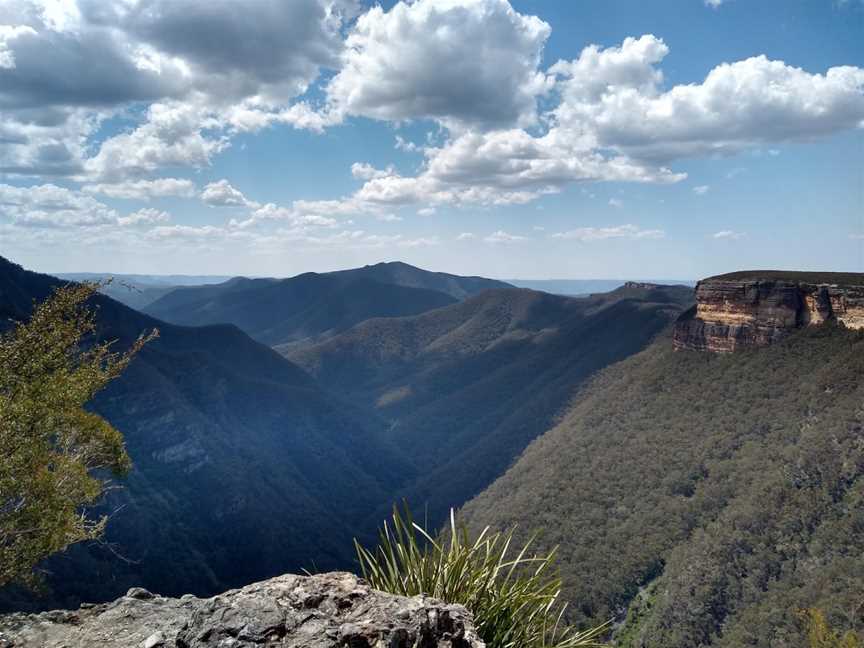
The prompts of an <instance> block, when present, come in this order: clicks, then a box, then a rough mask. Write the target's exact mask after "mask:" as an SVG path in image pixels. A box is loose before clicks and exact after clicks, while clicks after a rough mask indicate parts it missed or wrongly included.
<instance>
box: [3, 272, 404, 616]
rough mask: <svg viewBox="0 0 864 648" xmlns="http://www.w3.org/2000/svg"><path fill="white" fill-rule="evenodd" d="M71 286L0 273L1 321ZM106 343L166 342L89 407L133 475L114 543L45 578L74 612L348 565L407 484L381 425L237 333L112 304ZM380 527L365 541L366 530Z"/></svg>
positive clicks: (104, 321) (103, 313)
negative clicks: (354, 542)
mask: <svg viewBox="0 0 864 648" xmlns="http://www.w3.org/2000/svg"><path fill="white" fill-rule="evenodd" d="M61 283H62V282H61V281H60V280H58V279H56V278H54V277H49V276H47V275H40V274H36V273H33V272H28V271H26V270H24V269H22V268H21V267H19V266H17V265H14V264H12V263H10V262H8V261H6V260H5V259H0V319H2V320H3V321H4V322H8V320H9V318H12V319H22V318H25V317H26V316H27V315H28V313H29V312H30V308H31V305H32V303H33V300H34V299H35V300H42V299H44V298H45V297H46V296H47V295H48V294H49V293H50V291H51V290H52V289H53V288H54V287H55V286H57V285H60V284H61ZM94 305H95V306H97V307H98V325H99V335H100V336H101V337H102V338H107V339H116V340H117V346H118V348H119V349H122V348H124V347H126V346H127V345H128V344H129V343H131V341H132V340H134V339H135V338H136V337H137V336H138V335H139V334H140V333H141V332H142V331H147V330H150V329H153V328H158V329H159V331H160V337H159V339H158V340H155V341H153V342H152V343H150V344H148V345H147V346H146V347H145V348H144V349H143V350H142V351H141V353H140V355H139V356H138V357H137V358H136V359H135V361H134V362H133V363H132V364H131V365H130V367H129V368H128V370H127V371H126V372H125V374H124V375H123V376H122V377H121V378H120V379H119V380H117V381H115V382H114V383H112V384H111V385H110V387H109V388H108V389H107V390H105V391H104V392H102V393H100V394H99V395H98V396H97V398H96V400H95V402H94V403H93V407H94V409H95V410H96V411H97V412H99V413H100V414H102V415H103V416H105V417H106V418H107V419H108V420H109V421H111V422H112V423H113V424H114V425H115V426H116V427H117V428H118V429H120V430H121V431H122V432H123V433H124V435H125V439H126V443H127V446H128V449H129V453H130V455H131V457H132V460H133V462H134V470H133V471H132V473H131V474H130V476H129V477H128V479H125V480H124V481H123V482H122V488H121V489H120V490H117V491H112V493H111V495H110V497H109V498H108V500H107V502H106V504H105V508H106V510H110V511H116V513H114V515H113V517H112V519H111V521H110V523H109V525H108V530H107V536H106V541H107V543H108V544H106V545H94V546H75V547H73V548H72V549H71V550H70V551H67V552H66V553H64V554H61V555H59V556H57V557H56V558H54V559H51V560H49V561H48V562H47V564H45V565H44V567H45V568H46V569H48V570H49V573H50V576H49V586H50V588H51V595H50V596H49V597H48V598H47V599H44V600H42V601H36V602H35V603H34V601H33V600H32V597H31V596H27V595H21V594H20V593H15V592H9V591H7V592H5V593H3V594H2V596H0V600H2V602H3V605H5V606H6V607H14V606H18V607H25V606H27V605H36V606H47V607H52V606H58V605H61V606H64V607H69V606H74V605H76V604H77V603H78V602H80V601H81V600H87V601H94V600H104V599H108V598H114V597H116V596H118V595H119V594H122V593H123V592H125V591H126V589H128V588H129V587H131V586H133V585H138V586H143V587H147V588H150V589H153V590H154V591H158V592H162V593H165V594H172V593H173V594H182V593H185V592H193V593H198V594H212V593H215V592H217V591H221V590H224V589H225V588H226V587H233V586H239V585H242V584H245V583H248V582H252V581H255V580H259V579H261V578H264V577H269V576H273V575H275V574H279V573H283V572H286V571H297V570H299V569H302V568H310V569H314V568H316V567H319V568H322V569H327V568H334V567H343V568H344V567H345V566H346V563H347V561H348V558H346V556H347V555H349V554H350V550H351V539H352V537H353V536H354V535H357V534H358V533H360V534H361V535H362V531H363V528H362V522H363V520H365V519H367V518H368V516H369V514H370V512H371V511H373V510H375V509H376V508H377V507H380V506H381V503H382V502H387V501H390V500H389V496H390V494H391V493H392V492H394V491H395V490H396V488H397V487H398V486H399V485H400V483H401V480H404V479H407V478H410V476H411V474H410V467H408V466H406V465H405V464H404V462H403V461H402V460H401V459H400V458H399V456H398V455H397V454H396V453H395V452H394V451H392V450H391V449H390V447H389V444H387V443H386V442H384V441H382V439H381V436H380V429H379V427H378V426H377V423H376V422H375V421H374V420H373V419H372V418H370V417H367V416H366V415H364V414H363V413H362V412H361V411H360V410H358V409H357V408H353V407H351V406H350V405H348V404H346V403H344V402H342V401H341V400H340V399H339V398H338V397H336V396H334V395H333V394H329V393H326V392H325V391H323V390H322V389H321V388H320V387H319V386H318V385H317V384H316V383H315V382H314V381H313V380H312V379H311V378H310V377H309V376H308V375H307V374H306V373H304V372H303V371H301V370H300V369H299V368H298V367H296V366H295V365H294V364H292V363H290V362H289V361H287V360H285V359H284V358H282V357H281V356H279V355H278V354H277V353H275V352H274V351H272V350H271V349H269V348H268V347H266V346H264V345H262V344H259V343H257V342H254V341H253V340H251V339H250V338H249V337H248V336H246V335H245V334H244V333H242V332H241V331H240V330H239V329H237V328H236V327H234V326H230V325H218V326H207V327H201V328H188V327H180V326H174V325H170V324H165V323H164V322H160V321H158V320H156V319H153V318H151V317H149V316H146V315H143V314H141V313H138V312H136V311H134V310H132V309H129V308H127V307H125V306H123V305H121V304H119V303H117V302H115V301H113V300H111V299H109V298H107V297H102V296H100V297H98V298H97V299H96V300H95V304H94ZM370 529H371V527H370Z"/></svg>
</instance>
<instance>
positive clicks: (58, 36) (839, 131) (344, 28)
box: [0, 0, 864, 279]
mask: <svg viewBox="0 0 864 648" xmlns="http://www.w3.org/2000/svg"><path fill="white" fill-rule="evenodd" d="M862 35H864V4H862V3H861V2H859V1H858V0H847V1H846V2H832V1H831V0H808V1H803V0H799V1H790V0H786V1H779V0H778V1H769V0H758V1H757V0H725V1H722V2H720V1H718V0H713V1H712V2H708V3H706V2H704V1H703V0H677V1H674V2H673V1H671V0H670V1H668V2H665V1H664V2H652V3H646V2H635V1H629V2H625V1H623V0H615V1H602V2H601V1H599V0H598V1H588V0H584V1H580V2H551V1H540V0H533V1H524V2H518V1H513V2H511V3H508V2H507V1H506V0H418V1H417V2H413V3H407V4H405V3H393V2H388V3H384V4H383V5H375V6H373V5H371V4H369V3H362V2H361V3H357V2H352V1H351V0H295V1H294V2H290V3H288V2H272V1H266V0H260V1H259V0H256V1H253V2H245V3H238V2H234V1H232V0H211V1H209V2H206V3H205V2H195V1H193V0H172V1H171V2H169V1H168V0H136V1H131V0H130V1H129V2H123V3H120V2H117V3H106V2H104V1H100V2H97V1H96V0H79V1H78V2H77V3H74V2H62V1H57V0H52V1H50V2H29V1H26V2H25V1H23V0H22V1H20V2H18V1H16V2H12V3H5V4H0V254H2V255H4V256H7V257H8V258H11V259H12V260H14V261H17V262H19V263H21V264H23V265H25V266H27V267H30V268H33V269H37V270H42V271H48V272H51V271H53V272H71V271H99V272H103V271H109V272H118V273H119V272H139V273H190V274H205V273H211V274H222V275H229V274H248V275H274V276H287V275H292V274H296V273H299V272H304V271H308V270H316V271H324V270H331V269H336V268H344V267H351V266H356V265H362V264H365V263H374V262H377V261H382V260H396V259H398V260H403V261H406V262H409V263H413V264H416V265H420V266H423V267H427V268H430V269H436V270H444V271H450V272H458V273H470V274H483V275H487V276H495V277H513V278H515V277H519V278H638V277H654V278H680V279H695V278H699V277H702V276H706V275H709V274H714V273H718V272H723V271H730V270H735V269H742V268H757V267H763V268H767V267H771V268H790V269H792V268H794V269H822V270H842V271H864V249H862V247H864V220H862V219H864V195H862V194H864V177H862V173H864V171H862V169H864V128H862V125H864V69H862V68H864V45H862V41H864V38H862Z"/></svg>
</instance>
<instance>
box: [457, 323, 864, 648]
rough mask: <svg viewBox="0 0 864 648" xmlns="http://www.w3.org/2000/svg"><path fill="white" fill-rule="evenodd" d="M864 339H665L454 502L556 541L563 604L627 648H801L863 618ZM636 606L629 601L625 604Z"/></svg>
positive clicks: (828, 335) (859, 625)
mask: <svg viewBox="0 0 864 648" xmlns="http://www.w3.org/2000/svg"><path fill="white" fill-rule="evenodd" d="M862 377H864V335H862V334H861V333H860V332H857V331H849V330H846V329H844V328H842V327H839V326H836V325H834V324H831V323H829V324H824V325H821V326H818V327H812V328H808V329H802V330H799V331H797V332H795V333H794V334H792V335H790V336H789V337H788V338H786V339H785V340H783V341H781V342H778V343H777V344H775V345H773V346H770V347H766V348H760V349H747V350H743V351H738V352H736V353H733V354H728V355H723V356H720V355H715V354H711V353H700V352H692V351H678V352H676V351H673V348H672V343H671V339H669V337H668V336H666V335H664V336H663V337H661V338H660V339H658V340H657V341H656V342H655V343H653V344H652V345H651V346H649V347H648V348H647V349H646V350H645V351H643V352H641V353H639V354H636V355H634V356H632V357H630V358H628V359H627V360H624V361H623V362H620V363H618V364H616V365H613V366H610V367H608V368H607V369H605V370H604V371H603V372H601V373H600V374H599V375H598V376H597V378H596V379H595V380H593V381H592V382H591V384H590V385H589V386H588V387H587V388H586V389H585V390H583V391H582V392H581V393H579V394H578V395H577V396H576V398H575V399H574V401H573V403H572V405H571V406H570V408H569V409H568V410H567V411H566V413H565V414H564V415H563V417H562V419H561V421H560V423H558V424H557V425H555V426H553V427H552V428H551V429H550V430H549V431H548V432H546V433H545V434H543V435H542V436H541V437H540V438H538V439H537V440H536V441H535V442H534V443H532V444H531V445H530V446H529V447H528V449H527V450H526V451H525V452H524V453H523V454H522V456H521V457H520V458H519V460H518V461H517V462H516V463H515V465H513V466H512V467H511V468H510V469H509V470H508V471H507V472H506V473H505V474H504V475H503V476H502V477H500V478H499V479H497V480H496V481H495V483H494V484H492V485H491V486H490V487H489V488H488V489H486V490H485V491H484V492H483V493H482V494H481V495H480V496H479V497H477V498H476V499H474V500H472V501H471V502H470V503H468V504H467V505H466V506H465V507H464V509H463V510H462V512H461V516H462V518H463V519H464V520H466V521H467V522H468V523H469V525H470V526H472V527H473V528H475V529H479V528H482V527H483V526H485V525H491V526H492V527H494V528H507V527H510V526H512V525H514V524H515V525H518V528H519V531H518V537H519V539H520V540H524V539H525V538H526V537H527V536H528V534H529V533H530V532H531V531H532V530H538V531H539V532H540V534H541V535H540V547H541V548H550V547H553V546H556V545H557V546H559V547H560V548H559V553H558V556H559V565H560V568H561V576H562V577H563V580H564V583H565V587H566V596H567V599H568V600H569V601H570V616H571V618H572V619H573V620H574V621H584V622H597V621H600V620H606V619H608V618H610V617H616V618H617V619H618V620H620V621H625V619H626V622H625V624H624V626H623V627H622V628H620V629H619V631H618V633H617V642H616V644H615V645H616V646H620V647H621V648H637V647H638V648H691V647H693V646H705V647H712V648H738V647H740V646H754V647H757V648H776V647H788V648H797V647H799V646H804V645H807V642H806V640H805V638H804V637H803V636H802V633H801V628H800V624H799V623H798V621H797V619H796V617H795V612H796V610H797V609H799V608H808V607H816V608H820V609H822V610H824V611H825V612H826V614H827V615H828V618H829V621H830V623H831V625H832V626H834V627H836V628H843V629H851V628H856V629H857V630H858V631H859V632H860V631H862V630H864V616H862V608H861V603H862V598H861V594H862V584H864V560H862V554H861V550H862V540H864V535H862V534H864V444H862V439H864V436H862V430H864V408H862V403H864V379H862ZM628 610H629V612H628Z"/></svg>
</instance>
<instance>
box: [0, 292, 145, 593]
mask: <svg viewBox="0 0 864 648" xmlns="http://www.w3.org/2000/svg"><path fill="white" fill-rule="evenodd" d="M97 289H98V285H96V284H80V285H72V286H69V287H64V288H60V289H58V290H57V291H56V292H55V293H54V294H53V295H52V296H50V297H49V298H48V299H47V300H45V301H44V302H43V303H41V304H40V305H39V306H37V307H36V309H35V310H34V311H33V316H32V317H31V318H30V321H29V322H26V323H19V324H18V325H17V326H15V327H14V328H13V329H12V330H11V331H8V332H6V333H5V334H3V335H2V336H0V585H5V584H7V583H10V582H13V581H22V580H29V579H30V578H31V576H32V570H33V567H34V566H35V565H36V564H37V563H38V562H39V561H41V560H42V559H44V558H46V557H47V556H49V555H51V554H53V553H56V552H58V551H61V550H63V549H65V548H66V547H68V546H69V545H70V544H73V543H75V542H80V541H82V540H90V539H94V538H97V537H99V536H100V535H101V534H102V532H103V530H104V528H105V521H106V518H105V516H104V515H103V516H99V517H92V516H91V515H89V514H88V511H87V509H86V506H87V505H90V504H93V503H94V502H95V501H96V500H97V499H98V498H99V496H100V495H101V494H102V493H103V491H104V489H105V487H106V484H107V482H106V479H105V476H104V472H99V473H98V474H94V472H95V471H103V470H104V469H108V470H111V471H113V472H114V473H115V474H123V473H124V472H126V471H127V470H128V469H129V466H130V461H129V457H128V456H127V454H126V450H125V448H124V446H123V436H122V435H121V434H120V432H118V431H117V430H116V429H115V428H113V427H112V426H111V425H110V424H109V423H108V422H107V421H105V420H104V419H103V418H102V417H100V416H98V415H97V414H94V413H92V412H88V411H86V410H85V409H84V406H85V405H86V404H87V403H88V402H89V401H90V400H91V399H92V398H93V396H94V395H95V394H96V393H97V392H98V391H100V390H101V389H102V388H103V387H105V385H106V384H107V383H108V382H109V381H111V380H113V379H114V378H117V377H118V376H119V375H120V373H121V372H122V371H123V370H124V369H125V368H126V366H127V365H128V364H129V362H130V361H131V360H132V358H133V357H134V356H135V354H136V353H137V352H138V350H139V349H140V348H141V347H142V346H143V345H144V344H145V343H146V342H147V341H148V340H149V339H151V338H152V337H153V336H154V335H155V332H154V333H153V334H151V335H150V336H148V337H142V338H139V339H138V340H137V342H136V343H135V344H134V345H133V346H132V347H131V349H129V350H128V351H126V352H125V353H123V354H116V353H112V352H111V350H110V343H108V342H103V343H96V344H93V343H89V342H88V341H87V339H86V338H87V337H88V336H89V335H90V334H92V333H93V332H94V330H95V327H96V325H95V316H94V313H93V312H92V311H91V310H88V309H87V308H86V305H85V302H86V301H87V300H88V299H89V298H90V297H92V296H93V294H94V293H95V292H96V290H97Z"/></svg>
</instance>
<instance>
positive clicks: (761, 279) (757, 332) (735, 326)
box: [674, 271, 864, 352]
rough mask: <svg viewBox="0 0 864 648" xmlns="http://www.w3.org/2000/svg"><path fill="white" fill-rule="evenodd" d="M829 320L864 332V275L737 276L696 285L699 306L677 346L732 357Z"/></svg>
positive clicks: (682, 322) (681, 322)
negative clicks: (738, 352)
mask: <svg viewBox="0 0 864 648" xmlns="http://www.w3.org/2000/svg"><path fill="white" fill-rule="evenodd" d="M829 320H833V321H837V322H840V323H842V324H843V325H845V326H846V327H847V328H855V329H861V328H864V274H854V273H839V272H822V273H809V272H781V271H764V272H759V271H753V272H736V273H732V274H727V275H720V276H717V277H711V278H709V279H705V280H703V281H700V282H699V283H698V284H697V285H696V306H695V307H693V308H691V309H690V310H689V311H687V312H686V313H684V314H683V315H681V317H680V318H679V319H678V322H677V323H676V325H675V332H674V345H675V348H676V349H693V350H698V351H714V352H731V351H735V350H736V349H738V348H741V347H753V346H765V345H768V344H771V343H773V342H776V341H777V340H779V339H781V338H782V337H783V336H785V335H786V334H787V333H789V332H790V331H791V330H793V329H796V328H800V327H802V326H812V325H816V324H821V323H822V322H825V321H829Z"/></svg>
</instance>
